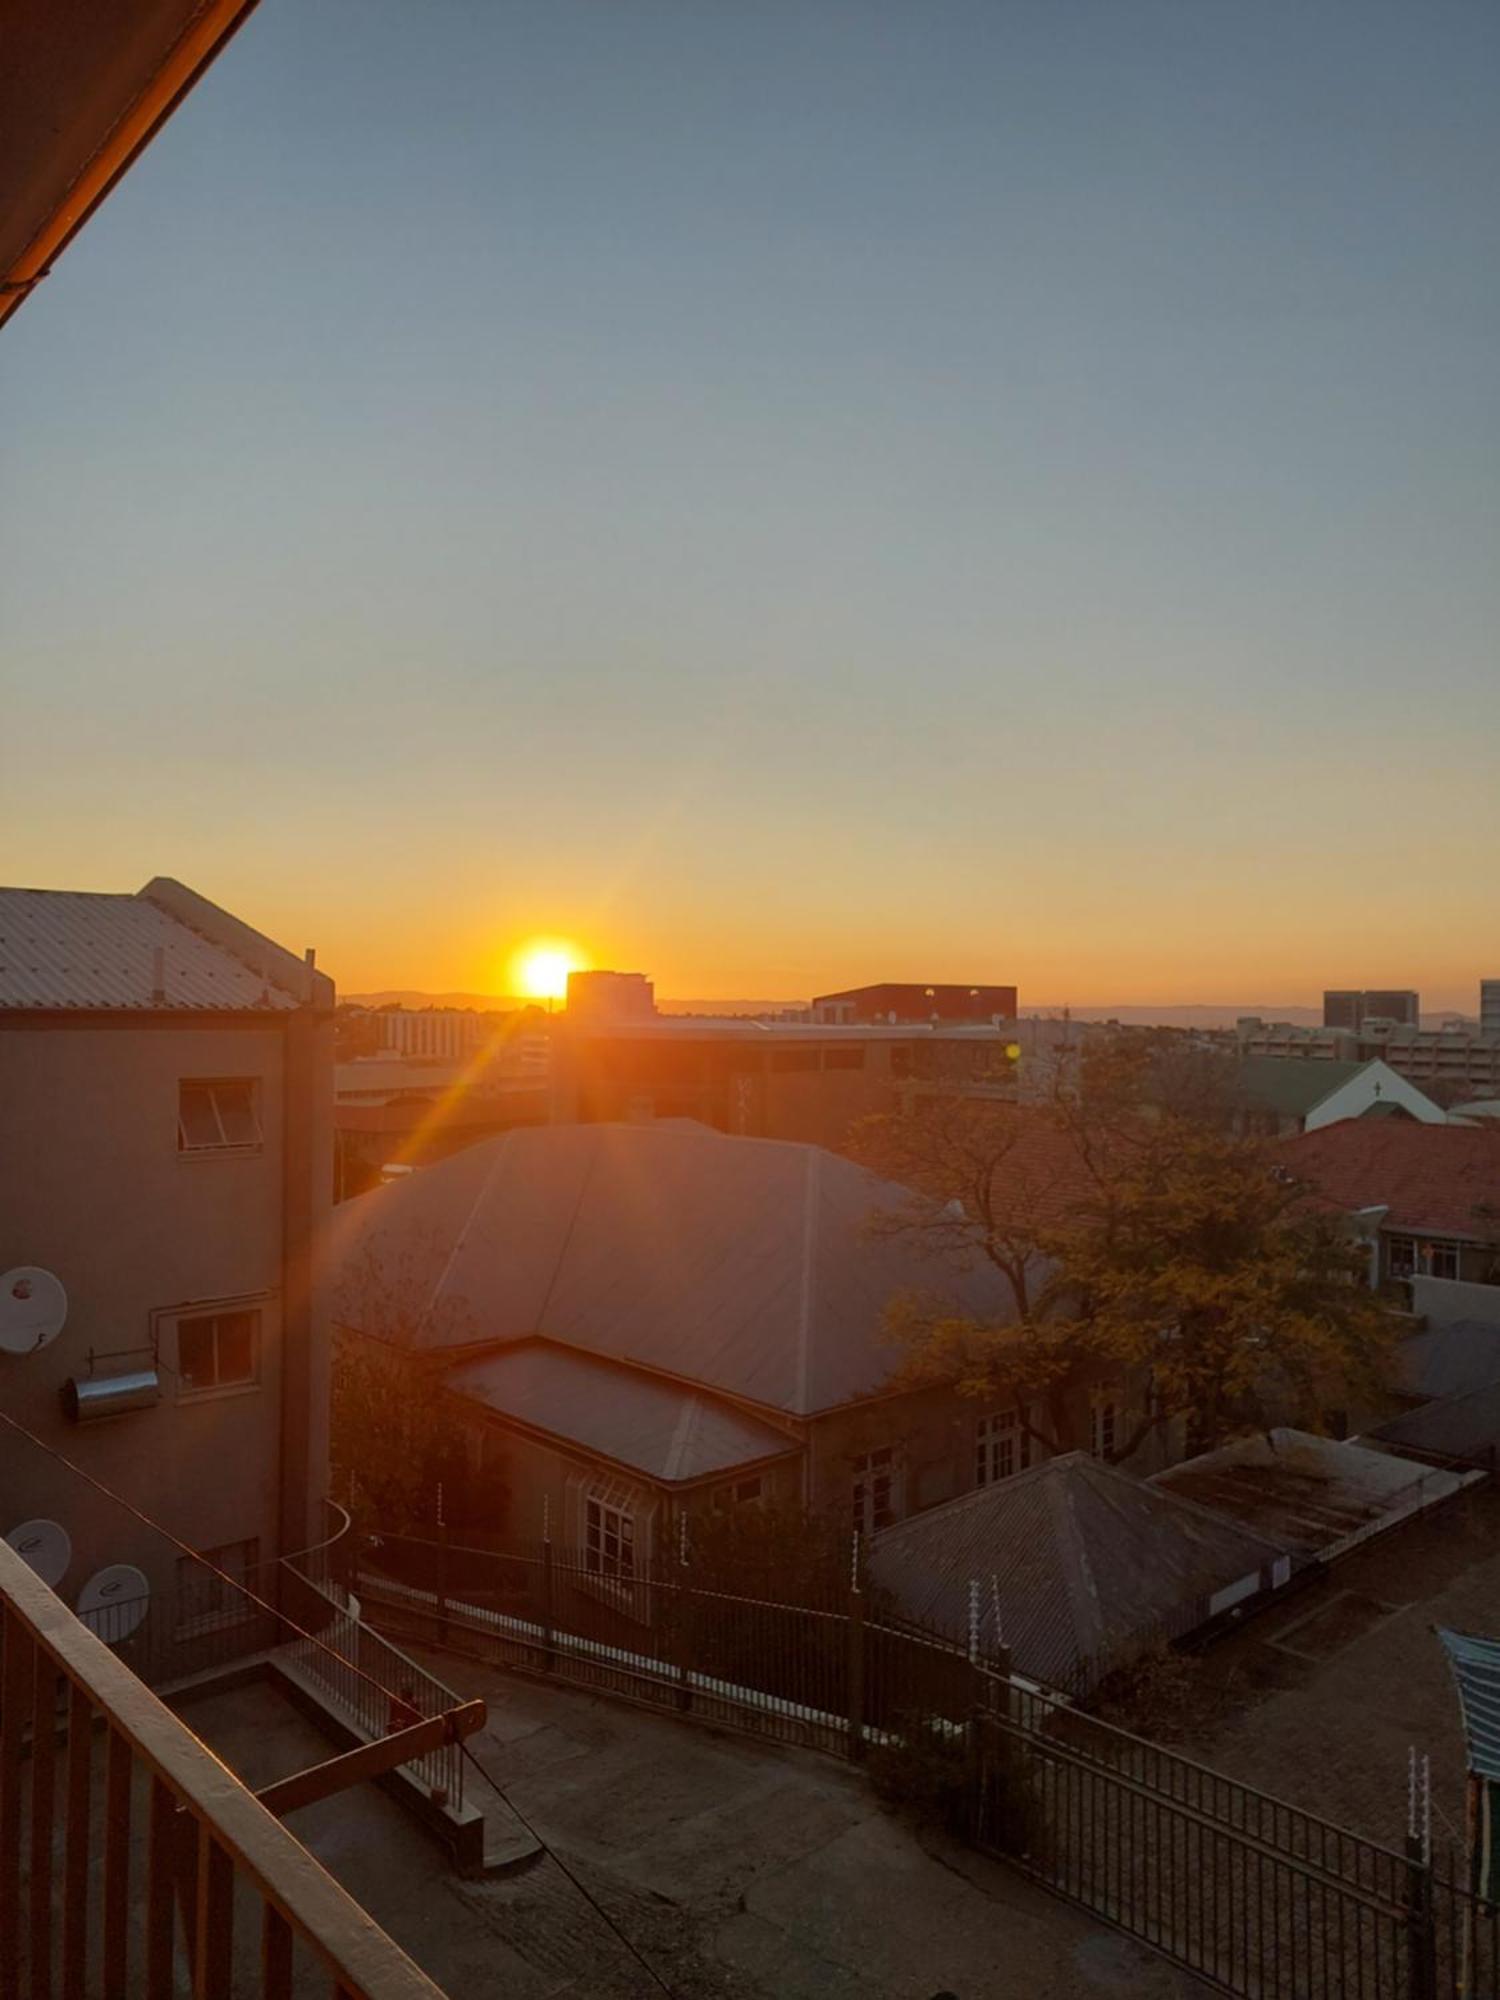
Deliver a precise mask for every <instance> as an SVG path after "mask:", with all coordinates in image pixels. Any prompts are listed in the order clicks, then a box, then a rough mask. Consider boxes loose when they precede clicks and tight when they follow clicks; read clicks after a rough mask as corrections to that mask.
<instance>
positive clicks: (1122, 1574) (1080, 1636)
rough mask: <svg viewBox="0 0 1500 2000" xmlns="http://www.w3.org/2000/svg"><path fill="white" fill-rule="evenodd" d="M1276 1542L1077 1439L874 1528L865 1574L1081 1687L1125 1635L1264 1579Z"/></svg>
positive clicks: (1164, 1628)
mask: <svg viewBox="0 0 1500 2000" xmlns="http://www.w3.org/2000/svg"><path fill="white" fill-rule="evenodd" d="M1285 1558H1286V1551H1285V1550H1284V1549H1283V1547H1282V1546H1281V1545H1280V1544H1279V1543H1278V1542H1276V1541H1274V1540H1272V1539H1270V1538H1269V1537H1267V1536H1264V1535H1260V1534H1256V1533H1254V1532H1253V1531H1252V1530H1250V1529H1248V1528H1245V1527H1242V1526H1241V1525H1240V1524H1239V1523H1238V1522H1235V1521H1231V1520H1226V1519H1224V1518H1222V1517H1220V1516H1217V1515H1214V1514H1212V1513H1209V1512H1208V1511H1207V1510H1206V1509H1204V1508H1201V1507H1196V1506H1193V1505H1192V1504H1191V1503H1190V1502H1188V1501H1185V1500H1180V1499H1178V1498H1177V1497H1176V1496H1175V1495H1174V1494H1171V1493H1164V1492H1162V1491H1160V1490H1158V1489H1157V1488H1154V1487H1152V1486H1150V1485H1148V1484H1146V1483H1145V1482H1144V1481H1142V1480H1139V1479H1133V1478H1132V1477H1131V1476H1130V1475H1129V1474H1128V1473H1125V1472H1121V1471H1119V1470H1118V1469H1116V1468H1115V1467H1113V1466H1108V1465H1103V1464H1101V1463H1100V1462H1099V1461H1098V1460H1097V1459H1093V1458H1090V1457H1088V1456H1086V1455H1085V1454H1084V1453H1082V1452H1070V1453H1068V1454H1067V1455H1066V1456H1065V1457H1061V1458H1054V1459H1049V1460H1047V1461H1046V1462H1045V1463H1044V1464H1042V1465H1038V1466H1033V1467H1032V1468H1031V1470H1030V1471H1028V1472H1022V1473H1019V1474H1017V1475H1016V1476H1015V1477H1014V1478H1011V1479H1004V1480H1000V1481H998V1482H997V1483H996V1484H994V1485H991V1486H983V1487H980V1488H979V1489H978V1491H977V1492H974V1493H968V1494H965V1495H964V1496H963V1498H961V1499H958V1500H951V1501H949V1502H948V1503H947V1504H946V1505H945V1506H941V1507H932V1508H929V1509H928V1510H927V1511H926V1512H925V1513H921V1514H915V1515H913V1516H912V1517H911V1518H910V1519H909V1520H906V1521H902V1522H899V1523H898V1524H897V1525H896V1526H895V1527H892V1528H886V1529H884V1530H882V1532H881V1533H880V1534H878V1535H875V1536H874V1537H873V1538H872V1540H871V1542H870V1552H869V1564H870V1575H871V1578H872V1579H873V1580H874V1581H875V1582H876V1583H878V1584H880V1585H881V1586H882V1587H883V1588H885V1589H886V1590H889V1591H890V1592H891V1593H892V1594H893V1595H894V1596H895V1598H896V1599H897V1601H898V1603H899V1604H900V1606H901V1608H902V1609H903V1610H904V1611H905V1612H906V1613H907V1615H908V1616H910V1617H912V1618H915V1619H919V1620H921V1621H923V1622H924V1623H926V1624H929V1625H936V1626H938V1627H940V1628H941V1629H943V1630H945V1631H947V1632H950V1633H952V1634H953V1635H954V1636H956V1637H962V1636H964V1635H965V1633H966V1630H967V1626H968V1619H969V1597H970V1583H971V1581H977V1582H978V1584H979V1586H980V1592H979V1604H980V1640H981V1644H982V1645H983V1646H984V1647H985V1649H986V1650H988V1649H989V1648H990V1647H991V1646H992V1645H993V1644H994V1643H995V1641H996V1637H997V1634H996V1629H995V1628H996V1618H997V1614H998V1621H999V1634H998V1637H999V1639H1000V1640H1001V1641H1003V1643H1004V1644H1005V1645H1007V1646H1008V1647H1009V1648H1010V1650H1011V1656H1012V1661H1013V1664H1014V1665H1015V1666H1016V1667H1017V1668H1018V1669H1019V1670H1020V1671H1021V1672H1022V1673H1024V1674H1028V1675H1031V1676H1033V1677H1034V1678H1036V1679H1038V1680H1042V1681H1046V1682H1047V1683H1049V1684H1050V1685H1052V1686H1055V1687H1065V1688H1069V1689H1072V1690H1075V1691H1081V1690H1082V1689H1083V1688H1084V1687H1086V1686H1087V1685H1088V1684H1089V1683H1090V1682H1092V1681H1093V1680H1095V1679H1097V1678H1098V1676H1099V1675H1100V1674H1101V1673H1103V1672H1107V1671H1108V1669H1109V1667H1110V1665H1111V1664H1113V1663H1115V1662H1117V1661H1118V1660H1119V1659H1120V1657H1121V1656H1122V1655H1124V1654H1125V1653H1127V1652H1128V1651H1129V1650H1130V1649H1131V1647H1132V1645H1133V1644H1136V1643H1139V1642H1141V1641H1144V1640H1146V1639H1148V1638H1150V1637H1152V1636H1155V1635H1161V1636H1163V1637H1167V1638H1176V1637H1180V1636H1181V1634H1182V1633H1184V1632H1188V1631H1191V1630H1192V1628H1193V1627H1194V1626H1195V1625H1199V1624H1201V1623H1203V1621H1204V1620H1205V1619H1206V1618H1207V1617H1208V1616H1209V1615H1210V1600H1211V1599H1212V1598H1213V1597H1214V1595H1215V1594H1216V1593H1217V1592H1219V1591H1222V1590H1225V1589H1227V1588H1229V1587H1231V1586H1233V1585H1235V1584H1238V1583H1241V1582H1247V1584H1248V1587H1247V1589H1246V1591H1245V1594H1246V1595H1249V1594H1251V1592H1252V1591H1253V1590H1254V1589H1258V1588H1260V1587H1261V1583H1262V1575H1261V1573H1262V1572H1265V1573H1266V1574H1265V1578H1264V1581H1265V1582H1266V1583H1269V1582H1270V1580H1271V1572H1273V1571H1274V1570H1275V1568H1276V1565H1277V1564H1278V1563H1282V1564H1285Z"/></svg>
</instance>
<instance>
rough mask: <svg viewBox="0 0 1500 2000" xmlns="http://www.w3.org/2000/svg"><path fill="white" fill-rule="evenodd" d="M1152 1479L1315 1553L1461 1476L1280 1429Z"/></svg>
mask: <svg viewBox="0 0 1500 2000" xmlns="http://www.w3.org/2000/svg"><path fill="white" fill-rule="evenodd" d="M1469 1476H1470V1477H1472V1476H1473V1475H1469ZM1150 1483H1151V1484H1152V1485H1153V1486H1156V1487H1159V1488H1161V1489H1163V1490H1164V1491H1166V1492H1168V1493H1175V1494H1176V1495H1178V1497H1179V1498H1182V1499H1187V1500H1196V1501H1197V1502H1198V1504H1199V1505H1200V1506H1203V1507H1208V1508H1211V1509H1212V1510H1213V1511H1214V1512H1215V1513H1216V1514H1223V1515H1226V1516H1228V1517H1229V1518H1231V1519H1233V1520H1236V1521H1238V1522H1239V1523H1240V1525H1241V1526H1242V1527H1247V1528H1251V1529H1254V1530H1255V1531H1256V1532H1257V1533H1259V1534H1263V1535H1269V1536H1271V1537H1273V1538H1274V1539H1275V1540H1276V1541H1278V1542H1280V1543H1282V1544H1283V1545H1284V1546H1285V1547H1287V1548H1289V1549H1291V1550H1292V1551H1293V1553H1294V1555H1296V1556H1297V1557H1298V1558H1299V1559H1300V1560H1303V1561H1308V1562H1310V1561H1312V1560H1313V1558H1314V1557H1316V1556H1320V1555H1327V1554H1328V1553H1329V1551H1330V1550H1332V1549H1335V1548H1338V1547H1339V1546H1340V1545H1341V1544H1344V1543H1346V1542H1350V1541H1352V1540H1355V1539H1357V1538H1359V1537H1361V1536H1362V1535H1364V1534H1367V1533H1376V1532H1378V1531H1379V1530H1380V1529H1381V1528H1383V1527H1386V1526H1389V1525H1391V1524H1392V1523H1393V1522H1394V1521H1396V1520H1397V1519H1400V1518H1402V1517H1404V1516H1405V1515H1406V1514H1409V1513H1412V1512H1415V1511H1416V1510H1417V1509H1418V1508H1420V1507H1423V1506H1426V1505H1430V1504H1431V1503H1433V1502H1434V1501H1436V1500H1439V1499H1442V1498H1445V1497H1446V1496H1447V1495H1448V1494H1449V1493H1453V1492H1456V1491H1457V1489H1458V1488H1459V1486H1460V1485H1461V1484H1463V1481H1462V1480H1461V1479H1459V1478H1458V1477H1457V1476H1456V1475H1454V1474H1453V1473H1450V1472H1440V1471H1435V1470H1434V1469H1433V1468H1432V1467H1431V1466H1428V1465H1419V1464H1417V1463H1415V1462H1414V1461H1413V1460H1411V1459H1406V1458H1400V1457H1397V1456H1395V1455H1394V1454H1392V1453H1390V1452H1384V1451H1372V1450H1371V1449H1369V1448H1368V1447H1367V1446H1365V1445H1359V1444H1349V1443H1345V1442H1343V1441H1341V1440H1339V1439H1336V1438H1326V1437H1314V1436H1313V1435H1312V1434H1311V1432H1308V1431H1294V1430H1286V1429H1281V1428H1278V1429H1276V1430H1273V1431H1270V1432H1269V1433H1264V1434H1257V1435H1256V1436H1254V1437H1243V1438H1236V1439H1235V1440H1234V1442H1233V1443H1231V1444H1226V1445H1221V1446H1220V1447H1219V1448H1218V1450H1217V1451H1207V1452H1204V1453H1202V1454H1201V1455H1200V1456H1199V1457H1197V1458H1190V1459H1187V1460H1185V1461H1184V1463H1183V1464H1181V1465H1173V1466H1169V1467H1168V1468H1167V1470H1166V1471H1165V1472H1157V1473H1154V1474H1153V1475H1152V1477H1151V1482H1150Z"/></svg>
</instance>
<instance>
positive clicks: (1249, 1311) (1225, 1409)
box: [859, 1041, 1394, 1460]
mask: <svg viewBox="0 0 1500 2000" xmlns="http://www.w3.org/2000/svg"><path fill="white" fill-rule="evenodd" d="M1154 1053H1155V1052H1154V1051H1153V1049H1152V1048H1151V1045H1150V1044H1148V1043H1145V1042H1136V1043H1134V1044H1132V1043H1130V1042H1110V1041H1106V1042H1104V1043H1102V1044H1101V1045H1100V1046H1099V1048H1098V1049H1097V1051H1096V1052H1094V1053H1093V1054H1091V1055H1090V1056H1089V1057H1087V1058H1086V1059H1085V1060H1084V1062H1083V1063H1082V1065H1081V1066H1080V1068H1079V1070H1078V1071H1077V1073H1076V1074H1075V1075H1074V1076H1072V1077H1071V1078H1069V1079H1068V1080H1067V1082H1066V1085H1065V1086H1064V1087H1062V1088H1060V1089H1059V1090H1058V1092H1057V1094H1056V1095H1055V1096H1054V1098H1053V1100H1052V1101H1051V1102H1050V1103H1048V1104H1046V1105H1042V1106H1033V1105H1005V1104H998V1105H997V1104H984V1103H981V1102H975V1101H972V1100H965V1099H962V1098H951V1097H948V1098H929V1099H927V1100H925V1101H919V1102H918V1103H917V1104H915V1105H914V1106H913V1107H912V1108H911V1109H910V1110H908V1111H906V1112H903V1113H899V1114H895V1115H892V1116H890V1117H885V1118H880V1119H876V1120H871V1121H868V1122H867V1125H866V1127H865V1129H864V1130H863V1132H862V1133H861V1134H860V1138H859V1144H860V1150H861V1153H862V1156H863V1157H865V1158H866V1159H867V1160H869V1161H870V1163H871V1164H873V1165H876V1166H878V1167H879V1168H880V1169H881V1170H882V1171H883V1172H885V1173H887V1174H889V1175H890V1176H891V1177H892V1178H893V1179H896V1180H898V1181H901V1182H902V1183H903V1184H904V1185H906V1186H908V1187H910V1188H911V1189H912V1190H913V1198H912V1200H911V1201H910V1202H908V1203H907V1204H906V1205H905V1206H904V1207H903V1208H902V1209H900V1210H899V1211H896V1212H894V1213H891V1214H886V1215H882V1216H880V1217H878V1218H876V1220H875V1222H874V1225H873V1226H874V1227H875V1228H877V1229H879V1230H882V1231H887V1232H900V1233H904V1234H907V1235H909V1236H910V1237H912V1238H913V1240H915V1241H917V1242H919V1243H922V1244H925V1245H926V1246H928V1247H930V1248H931V1249H932V1250H933V1251H935V1252H943V1253H945V1254H947V1255H949V1256H953V1255H958V1256H963V1257H969V1258H982V1259H984V1260H986V1261H987V1262H988V1263H989V1264H991V1265H992V1266H993V1268H994V1269H995V1270H996V1271H997V1272H998V1273H999V1274H1000V1275H1001V1277H1002V1278H1003V1279H1004V1280H1005V1283H1006V1287H1007V1290H1008V1292H1009V1295H1010V1302H1011V1307H1012V1312H1011V1314H1010V1316H1009V1318H1008V1319H1007V1320H1006V1321H1005V1322H1004V1323H1000V1324H984V1323H980V1322H978V1321H975V1320H973V1319H972V1318H967V1317H965V1316H963V1315H960V1314H955V1313H954V1312H953V1311H952V1310H951V1309H946V1308H944V1306H943V1305H942V1304H941V1303H940V1302H934V1301H932V1300H930V1299H924V1298H922V1297H920V1296H916V1295H908V1296H906V1297H904V1298H902V1299H899V1300H897V1301H895V1302H893V1305H892V1307H891V1309H890V1311H889V1314H888V1322H889V1325H890V1327H891V1330H892V1332H893V1334H894V1336H895V1337H896V1338H898V1339H899V1340H900V1341H902V1342H903V1344H904V1345H905V1347H906V1349H907V1362H906V1367H905V1370H904V1378H905V1379H906V1380H907V1381H908V1382H910V1383H912V1384H916V1383H920V1382H935V1381H941V1382H947V1383H950V1384H952V1385H953V1386H954V1387H956V1388H957V1389H958V1390H959V1391H960V1393H963V1394H966V1395H972V1396H977V1397H984V1398H985V1399H987V1400H992V1401H995V1402H996V1403H998V1404H1000V1405H1001V1406H1004V1405H1006V1404H1009V1405H1010V1407H1012V1408H1013V1409H1014V1412H1015V1416H1016V1420H1017V1423H1018V1425H1019V1427H1020V1428H1021V1430H1022V1431H1023V1432H1025V1433H1027V1434H1028V1435H1030V1436H1031V1437H1032V1438H1034V1439H1035V1440H1036V1441H1037V1442H1038V1443H1040V1444H1042V1445H1043V1446H1044V1447H1045V1448H1046V1449H1048V1450H1050V1451H1065V1450H1074V1449H1077V1448H1079V1447H1080V1446H1081V1445H1082V1444H1084V1443H1085V1442H1086V1441H1087V1440H1086V1439H1085V1438H1084V1437H1083V1436H1081V1435H1080V1434H1079V1433H1080V1422H1081V1413H1082V1412H1083V1410H1084V1409H1086V1407H1087V1397H1086V1395H1085V1394H1083V1393H1081V1392H1082V1391H1084V1390H1085V1389H1086V1387H1087V1386H1088V1385H1090V1384H1092V1383H1097V1382H1100V1381H1102V1380H1109V1379H1119V1378H1121V1377H1123V1378H1125V1379H1127V1380H1133V1381H1135V1382H1138V1383H1140V1384H1142V1385H1144V1386H1145V1387H1146V1389H1147V1396H1146V1407H1145V1408H1144V1409H1143V1410H1142V1411H1141V1413H1140V1415H1139V1418H1138V1420H1137V1421H1136V1422H1135V1423H1134V1424H1133V1425H1132V1426H1131V1428H1130V1429H1129V1430H1128V1431H1124V1432H1122V1433H1121V1434H1120V1435H1117V1437H1116V1439H1115V1443H1114V1448H1113V1451H1112V1452H1111V1454H1110V1456H1111V1457H1112V1458H1114V1459H1116V1460H1119V1459H1123V1458H1128V1457H1129V1456H1131V1455H1132V1454H1133V1453H1134V1452H1135V1451H1136V1450H1137V1449H1139V1447H1140V1446H1141V1444H1142V1443H1143V1442H1144V1441H1145V1439H1146V1438H1147V1437H1148V1436H1149V1435H1150V1434H1151V1433H1152V1432H1153V1431H1155V1430H1158V1429H1160V1428H1161V1427H1163V1426H1165V1425H1167V1424H1169V1423H1173V1422H1177V1421H1182V1422H1185V1424H1186V1427H1187V1431H1188V1434H1189V1437H1190V1439H1191V1440H1192V1442H1193V1444H1194V1445H1195V1447H1196V1448H1199V1449H1207V1448H1209V1447H1211V1446H1213V1445H1215V1444H1218V1443H1220V1442H1222V1441H1223V1440H1224V1439H1225V1438H1227V1437H1230V1436H1233V1435H1235V1434H1237V1433H1240V1432H1243V1431H1246V1430H1251V1429H1254V1428H1257V1427H1264V1426H1267V1425H1270V1424H1272V1423H1276V1422H1291V1423H1296V1424H1298V1425H1300V1426H1303V1427H1308V1428H1314V1429H1316V1428H1320V1427H1321V1425H1322V1423H1323V1422H1324V1420H1325V1416H1326V1413H1327V1412H1328V1411H1329V1410H1330V1409H1332V1408H1336V1407H1339V1406H1348V1405H1350V1404H1352V1403H1356V1402H1360V1401H1364V1400H1366V1399H1369V1398H1373V1397H1374V1396H1376V1395H1377V1394H1378V1393H1379V1391H1380V1388H1381V1386H1382V1385H1383V1383H1384V1381H1385V1378H1386V1374H1387V1372H1388V1367H1389V1358H1390V1352H1391V1346H1392V1342H1393V1338H1394V1326H1393V1322H1392V1320H1391V1318H1390V1316H1389V1315H1388V1314H1387V1313H1386V1312H1385V1311H1384V1310H1383V1308H1382V1307H1381V1306H1380V1303H1379V1301H1378V1300H1377V1299H1376V1298H1375V1297H1374V1296H1373V1295H1372V1294H1371V1293H1370V1291H1369V1290H1368V1288H1367V1286H1366V1285H1365V1284H1364V1283H1363V1282H1362V1278H1363V1274H1364V1270H1365V1252H1364V1251H1363V1250H1362V1249H1361V1248H1360V1247H1359V1246H1358V1245H1356V1244H1354V1243H1353V1242H1351V1241H1350V1239H1349V1238H1348V1236H1347V1235H1346V1234H1345V1232H1344V1229H1343V1227H1342V1224H1341V1222H1340V1220H1339V1219H1337V1218H1335V1217H1333V1216H1331V1215H1329V1214H1328V1213H1327V1212H1326V1211H1323V1210H1321V1209H1319V1208H1318V1207H1316V1206H1315V1205H1314V1204H1313V1203H1312V1202H1311V1201H1310V1200H1309V1199H1308V1195H1309V1190H1308V1189H1307V1188H1306V1187H1304V1186H1303V1185H1302V1184H1301V1183H1299V1182H1297V1181H1296V1180H1294V1179H1293V1178H1291V1177H1290V1176H1288V1175H1286V1174H1284V1173H1278V1172H1277V1171H1276V1170H1275V1169H1273V1167H1272V1164H1271V1162H1270V1160H1269V1159H1268V1157H1267V1154H1266V1152H1265V1150H1264V1149H1263V1148H1262V1147H1260V1146H1257V1145H1255V1144H1252V1143H1249V1142H1246V1141H1243V1140H1238V1139H1235V1138H1232V1137H1230V1136H1228V1135H1227V1134H1226V1133H1225V1132H1224V1131H1223V1130H1221V1129H1219V1126H1218V1121H1217V1116H1216V1114H1214V1115H1206V1116H1205V1115H1189V1114H1188V1113H1187V1112H1186V1111H1185V1110H1183V1109H1181V1108H1174V1106H1173V1105H1172V1103H1171V1102H1170V1101H1167V1102H1164V1101H1163V1098H1162V1093H1161V1090H1160V1080H1159V1079H1160V1072H1159V1069H1153V1055H1154Z"/></svg>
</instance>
